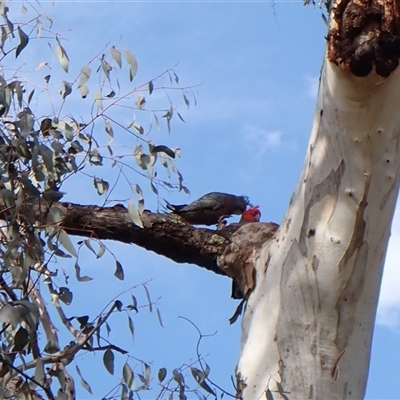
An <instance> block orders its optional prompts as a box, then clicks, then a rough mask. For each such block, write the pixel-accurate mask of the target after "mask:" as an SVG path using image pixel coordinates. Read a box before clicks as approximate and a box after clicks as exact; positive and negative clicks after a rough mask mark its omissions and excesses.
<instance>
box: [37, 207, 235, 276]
mask: <svg viewBox="0 0 400 400" xmlns="http://www.w3.org/2000/svg"><path fill="white" fill-rule="evenodd" d="M54 206H56V207H58V208H61V209H63V211H64V213H65V218H64V219H63V221H62V227H63V228H64V229H65V231H66V232H67V233H68V234H70V235H78V236H84V237H94V238H97V239H101V240H104V239H108V240H116V241H118V242H122V243H132V244H136V245H137V246H140V247H143V248H144V249H146V250H150V251H154V252H155V253H157V254H160V255H163V256H165V257H167V258H169V259H171V260H173V261H175V262H177V263H190V264H196V265H198V266H200V267H203V268H206V269H208V270H210V271H213V272H215V273H217V274H220V275H226V274H225V272H223V271H222V270H220V269H219V267H218V266H217V257H218V255H219V254H221V253H222V251H223V250H224V248H225V247H226V245H227V244H228V243H229V240H228V239H227V238H226V237H224V236H221V234H219V231H218V232H217V231H214V230H211V229H206V228H196V227H194V226H192V225H190V224H188V223H187V222H185V221H184V220H183V219H182V218H181V217H179V216H177V215H175V214H159V213H151V212H147V211H145V212H144V213H143V214H142V215H141V219H142V222H143V228H140V227H139V226H137V225H135V224H134V223H133V222H132V219H131V218H130V216H129V213H128V210H127V209H126V208H125V207H124V206H122V205H121V204H117V205H115V206H113V207H99V206H94V205H80V204H73V203H55V204H53V207H54ZM44 207H45V206H44V205H42V207H41V213H42V215H43V214H44V213H46V210H45V209H44ZM41 220H42V221H43V218H42V219H41ZM232 225H237V228H239V227H240V225H239V224H232ZM232 225H230V226H232Z"/></svg>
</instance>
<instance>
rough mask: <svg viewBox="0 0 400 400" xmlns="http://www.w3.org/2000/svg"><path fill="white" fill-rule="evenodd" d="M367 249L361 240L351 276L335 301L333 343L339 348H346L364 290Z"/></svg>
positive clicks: (366, 245)
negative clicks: (334, 335) (336, 316)
mask: <svg viewBox="0 0 400 400" xmlns="http://www.w3.org/2000/svg"><path fill="white" fill-rule="evenodd" d="M368 249H369V247H368V243H367V242H363V244H362V245H361V247H360V248H359V249H358V251H357V256H356V257H355V260H354V264H353V266H352V267H353V268H352V271H351V276H350V277H349V279H348V281H347V283H346V286H345V288H344V289H343V291H342V293H341V294H340V296H339V298H338V301H337V303H336V309H337V312H338V326H337V330H336V338H335V344H336V345H337V347H338V348H339V349H340V350H345V349H346V347H347V346H348V341H349V338H350V336H351V333H352V332H353V329H354V321H355V317H356V314H357V312H356V311H357V310H356V309H357V304H358V300H359V298H360V296H361V294H362V292H363V290H364V281H365V265H366V264H367V258H368Z"/></svg>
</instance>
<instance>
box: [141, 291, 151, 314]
mask: <svg viewBox="0 0 400 400" xmlns="http://www.w3.org/2000/svg"><path fill="white" fill-rule="evenodd" d="M143 287H144V291H145V292H146V297H147V301H148V302H149V310H150V312H153V306H152V304H151V299H150V293H149V291H148V289H147V287H146V285H143Z"/></svg>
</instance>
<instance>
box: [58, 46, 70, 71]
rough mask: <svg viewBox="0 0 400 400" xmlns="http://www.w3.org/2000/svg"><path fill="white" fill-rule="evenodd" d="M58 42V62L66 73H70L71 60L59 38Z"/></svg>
mask: <svg viewBox="0 0 400 400" xmlns="http://www.w3.org/2000/svg"><path fill="white" fill-rule="evenodd" d="M56 40H57V46H56V56H57V59H58V62H59V63H60V65H61V67H62V69H63V70H64V71H65V72H68V68H69V58H68V55H67V53H66V51H65V49H64V47H62V46H61V44H60V42H59V40H58V38H56Z"/></svg>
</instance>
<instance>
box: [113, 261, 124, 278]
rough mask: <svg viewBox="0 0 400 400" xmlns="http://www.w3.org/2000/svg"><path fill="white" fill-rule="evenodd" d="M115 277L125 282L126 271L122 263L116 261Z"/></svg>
mask: <svg viewBox="0 0 400 400" xmlns="http://www.w3.org/2000/svg"><path fill="white" fill-rule="evenodd" d="M114 275H115V276H116V277H117V278H118V279H119V280H120V281H123V280H124V278H125V276H124V269H123V268H122V265H121V263H120V262H119V261H118V260H116V261H115V272H114Z"/></svg>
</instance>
